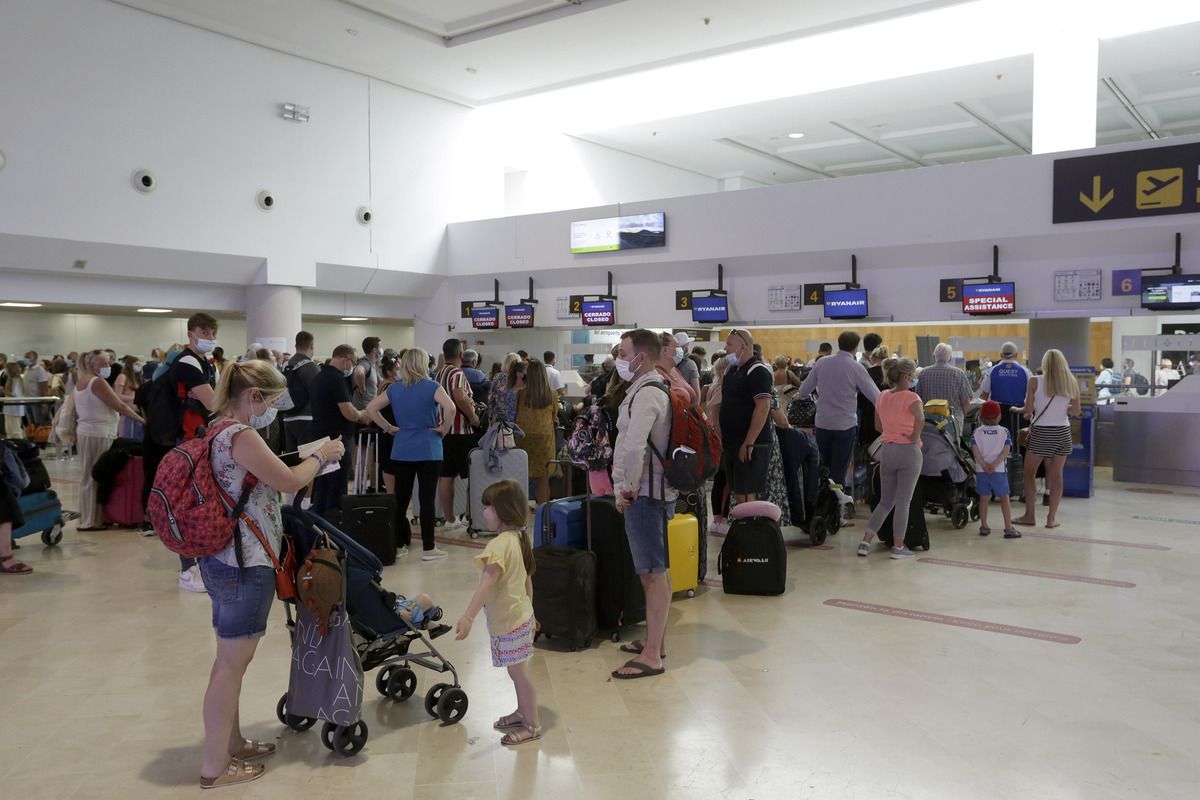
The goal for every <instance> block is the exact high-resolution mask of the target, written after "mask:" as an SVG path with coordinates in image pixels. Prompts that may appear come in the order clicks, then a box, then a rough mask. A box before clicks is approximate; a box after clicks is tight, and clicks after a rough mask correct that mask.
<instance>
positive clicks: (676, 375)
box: [656, 333, 700, 405]
mask: <svg viewBox="0 0 1200 800" xmlns="http://www.w3.org/2000/svg"><path fill="white" fill-rule="evenodd" d="M658 344H659V348H660V349H659V353H658V364H657V365H656V366H657V367H658V372H659V374H660V375H662V376H663V377H664V378H666V380H667V382H668V383H669V384H670V385H671V388H672V389H673V390H675V391H679V392H683V393H685V394H686V395H687V396H688V398H689V399H690V400H691V403H692V405H697V404H699V402H700V393H699V392H697V391H696V390H695V389H694V388H692V385H691V384H689V383H688V382H687V379H685V378H684V377H683V375H681V374H680V372H679V364H680V362H681V361H683V359H684V353H683V348H681V347H680V346H679V343H678V342H677V341H676V340H675V337H674V336H672V335H671V334H669V333H660V334H659V335H658Z"/></svg>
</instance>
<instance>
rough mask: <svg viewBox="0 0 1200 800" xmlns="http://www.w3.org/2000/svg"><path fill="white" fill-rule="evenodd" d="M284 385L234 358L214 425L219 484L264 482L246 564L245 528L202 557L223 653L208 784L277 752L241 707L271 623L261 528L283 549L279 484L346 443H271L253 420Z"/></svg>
mask: <svg viewBox="0 0 1200 800" xmlns="http://www.w3.org/2000/svg"><path fill="white" fill-rule="evenodd" d="M286 389H287V381H285V380H284V377H283V375H282V374H281V373H280V372H279V370H277V369H275V367H274V365H272V364H268V363H266V362H264V361H247V362H245V363H242V364H234V365H232V366H231V367H230V368H229V371H228V372H226V373H225V376H224V377H223V378H222V379H221V382H220V383H219V384H218V385H217V391H216V395H215V397H214V401H213V403H214V405H213V412H214V413H215V414H216V417H217V421H216V422H214V423H213V426H212V430H214V431H217V433H216V435H215V436H214V437H213V439H212V469H213V475H214V477H215V478H216V481H217V484H218V485H219V486H220V487H221V489H222V490H223V491H224V492H225V493H226V494H228V495H229V496H230V497H240V496H241V493H242V489H243V486H244V484H245V482H246V480H247V479H249V478H251V476H253V479H254V480H256V481H257V483H256V484H255V486H254V488H253V490H252V491H251V492H250V497H249V500H248V501H247V503H246V515H247V516H248V517H249V519H250V520H251V521H253V523H254V525H253V527H251V526H250V525H248V524H247V523H246V522H245V521H243V522H240V523H239V525H240V532H241V536H240V539H241V565H242V568H240V569H239V566H238V554H237V553H236V552H234V548H235V547H236V542H237V538H235V539H234V541H233V542H231V543H230V544H229V546H228V547H226V548H225V549H224V550H222V551H221V552H219V553H217V554H216V555H212V556H206V557H204V558H201V559H199V566H200V573H201V574H202V575H203V577H204V586H205V587H206V589H207V590H208V595H209V597H210V598H211V599H212V623H213V628H214V630H215V633H216V636H217V656H216V661H215V662H214V663H213V668H212V672H211V673H210V675H209V679H208V690H207V691H206V692H205V694H204V763H203V765H202V766H201V769H200V785H201V787H203V788H211V787H214V786H226V785H229V784H234V783H245V782H247V781H252V780H254V779H256V778H258V777H260V776H261V775H262V774H263V766H262V765H261V764H258V763H255V762H258V761H261V760H262V759H265V758H267V757H268V756H270V755H272V754H274V752H275V745H274V744H270V743H265V742H256V741H253V740H251V739H247V738H245V737H244V736H243V735H242V730H241V725H240V721H239V715H238V699H239V695H240V692H241V687H242V676H243V675H244V674H245V672H246V667H247V666H248V665H249V664H250V660H251V659H252V658H254V651H255V649H256V648H257V646H258V640H259V638H261V637H262V635H263V634H264V633H266V631H267V616H268V614H269V613H270V611H271V604H272V602H273V600H274V598H275V569H274V566H273V563H272V560H271V556H270V554H268V553H267V551H266V549H265V548H264V546H263V543H262V540H260V539H259V536H258V533H261V534H262V539H263V540H265V541H266V543H267V545H268V546H270V547H271V548H272V550H273V551H274V553H275V554H278V553H279V545H280V539H281V538H282V532H283V518H282V515H281V513H280V496H279V495H280V492H298V491H299V490H300V489H301V488H303V487H304V486H306V485H308V483H309V482H310V481H312V480H313V478H315V477H316V475H317V473H318V472H320V471H321V469H322V468H323V467H324V466H325V464H328V463H332V462H335V461H338V460H339V459H341V457H342V455H343V453H344V452H345V448H344V446H343V444H342V442H341V440H340V439H334V440H332V441H329V442H326V443H325V444H324V445H323V446H322V447H321V448H320V449H319V450H318V451H317V452H316V453H314V454H313V455H311V456H309V457H308V458H306V459H304V460H303V461H301V462H300V463H299V464H297V465H296V466H294V467H288V466H286V465H285V464H284V463H283V462H282V461H280V460H279V457H278V456H276V455H275V454H274V453H272V452H271V450H270V448H269V447H267V444H266V442H264V441H263V439H262V437H261V436H258V435H256V434H255V433H254V430H261V429H263V428H266V427H267V426H269V425H270V424H271V422H272V421H273V420H274V419H275V414H276V409H275V407H274V403H275V401H276V400H278V399H279V396H280V395H281V394H283V392H284V390H286ZM252 429H253V430H252ZM254 528H257V529H258V531H257V532H256V531H255V530H254Z"/></svg>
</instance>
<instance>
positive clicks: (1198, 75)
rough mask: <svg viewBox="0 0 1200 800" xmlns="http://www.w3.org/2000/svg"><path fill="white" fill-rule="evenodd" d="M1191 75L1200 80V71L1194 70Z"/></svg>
mask: <svg viewBox="0 0 1200 800" xmlns="http://www.w3.org/2000/svg"><path fill="white" fill-rule="evenodd" d="M1190 74H1191V76H1192V77H1193V78H1200V69H1194V70H1192V71H1191V73H1190Z"/></svg>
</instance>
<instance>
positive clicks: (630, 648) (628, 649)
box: [620, 639, 667, 658]
mask: <svg viewBox="0 0 1200 800" xmlns="http://www.w3.org/2000/svg"><path fill="white" fill-rule="evenodd" d="M620 649H621V652H622V653H633V654H634V655H635V656H640V655H641V654H642V651H643V650H645V649H646V643H645V642H643V641H642V640H641V639H637V640H635V641H632V642H630V643H629V644H623V645H621V648H620ZM666 657H667V654H666V653H663V654H662V655H661V656H659V658H666Z"/></svg>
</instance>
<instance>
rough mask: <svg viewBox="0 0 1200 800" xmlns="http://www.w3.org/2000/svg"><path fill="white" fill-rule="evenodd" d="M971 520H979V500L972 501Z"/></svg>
mask: <svg viewBox="0 0 1200 800" xmlns="http://www.w3.org/2000/svg"><path fill="white" fill-rule="evenodd" d="M971 521H972V522H978V521H979V501H978V500H976V501H974V502H973V503H971Z"/></svg>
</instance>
